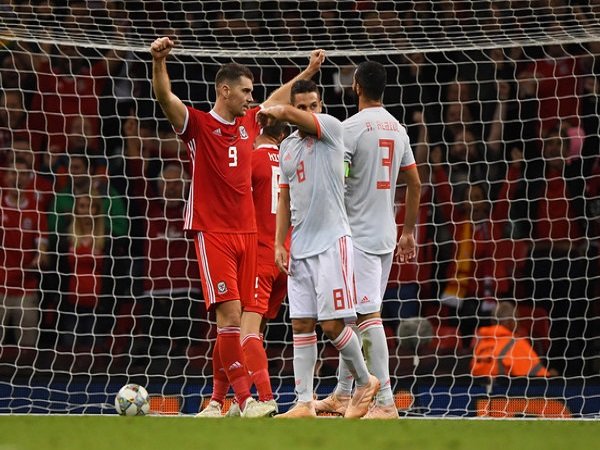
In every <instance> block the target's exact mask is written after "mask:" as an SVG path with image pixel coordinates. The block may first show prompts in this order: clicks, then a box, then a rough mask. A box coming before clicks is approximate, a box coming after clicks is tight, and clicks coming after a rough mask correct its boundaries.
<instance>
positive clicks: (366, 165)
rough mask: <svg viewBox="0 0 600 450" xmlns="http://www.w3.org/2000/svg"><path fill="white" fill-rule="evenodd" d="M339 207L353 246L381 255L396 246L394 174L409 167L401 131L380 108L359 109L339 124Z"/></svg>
mask: <svg viewBox="0 0 600 450" xmlns="http://www.w3.org/2000/svg"><path fill="white" fill-rule="evenodd" d="M344 144H345V146H346V161H348V162H349V163H350V172H349V175H348V177H347V179H346V193H345V205H346V211H347V212H348V219H349V221H350V228H351V229H352V237H353V242H354V245H355V246H356V247H357V248H359V249H361V250H363V251H365V252H369V253H375V254H383V253H388V252H391V251H393V250H394V248H395V246H396V223H395V214H394V194H395V189H396V182H397V179H398V172H399V171H400V170H401V169H408V168H410V167H412V166H413V165H414V164H415V159H414V156H413V153H412V150H411V148H410V142H409V139H408V135H407V133H406V130H405V128H404V127H403V126H402V125H400V124H399V123H398V121H397V120H396V119H395V118H394V117H393V116H392V115H391V114H390V113H389V112H388V111H387V110H386V109H385V108H383V107H373V108H365V109H363V110H362V111H360V112H359V113H357V114H355V115H354V116H352V117H349V118H348V119H346V120H345V121H344Z"/></svg>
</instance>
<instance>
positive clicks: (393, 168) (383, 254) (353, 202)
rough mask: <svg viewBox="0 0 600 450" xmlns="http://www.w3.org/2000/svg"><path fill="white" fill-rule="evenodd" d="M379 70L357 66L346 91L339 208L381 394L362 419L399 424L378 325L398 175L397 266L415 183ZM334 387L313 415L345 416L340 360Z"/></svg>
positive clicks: (405, 253)
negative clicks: (350, 93) (402, 204)
mask: <svg viewBox="0 0 600 450" xmlns="http://www.w3.org/2000/svg"><path fill="white" fill-rule="evenodd" d="M385 84H386V72H385V68H384V67H383V66H382V65H381V64H379V63H377V62H372V61H367V62H364V63H361V64H360V65H359V66H358V67H357V69H356V72H355V75H354V82H353V86H352V88H353V89H354V92H355V94H356V95H357V97H358V109H359V112H358V113H357V114H355V115H354V116H352V117H350V118H348V119H346V120H345V121H344V123H343V126H344V143H345V146H346V157H345V159H346V162H347V164H348V176H347V178H346V195H345V204H346V211H347V212H348V219H349V221H350V228H351V230H352V242H353V245H354V258H355V259H354V261H355V265H354V274H355V280H356V293H357V299H356V300H357V305H356V312H357V315H358V319H357V326H358V329H359V331H360V336H361V338H362V341H363V349H364V352H365V358H366V360H367V365H368V367H369V371H370V372H371V373H373V374H374V375H376V376H377V378H378V379H379V381H380V383H381V388H380V391H379V393H378V394H377V398H376V401H375V402H374V404H373V406H372V407H371V409H369V412H368V413H367V414H366V415H365V418H374V419H385V418H397V417H398V411H397V409H396V407H395V404H394V398H393V393H392V389H391V385H390V374H389V352H388V347H387V342H386V337H385V332H384V329H383V323H382V320H381V313H380V311H381V304H382V297H383V293H384V292H385V287H386V285H387V281H388V276H389V273H390V268H391V265H392V258H393V254H394V249H395V248H396V238H397V234H396V222H395V212H394V193H395V190H396V181H397V179H398V174H399V172H400V171H402V172H403V173H404V177H405V180H406V184H407V192H406V205H407V208H406V215H405V220H404V227H403V230H402V235H401V237H400V241H399V252H400V259H401V260H402V261H404V260H409V259H412V258H414V256H415V240H414V237H413V233H414V228H415V223H416V219H417V212H418V209H419V198H420V192H421V183H420V180H419V175H418V172H417V166H416V164H415V158H414V156H413V153H412V150H411V148H410V142H409V139H408V135H407V134H406V130H405V129H404V127H403V126H402V125H400V124H399V123H398V121H397V120H396V119H395V118H394V117H393V116H392V115H391V114H390V113H389V112H388V111H387V110H386V109H385V108H384V107H383V104H382V98H383V91H384V89H385ZM338 377H339V379H338V385H337V387H336V390H335V392H334V393H333V394H332V395H330V396H329V397H327V398H325V399H323V400H320V401H318V402H316V405H315V407H316V409H317V411H318V412H319V411H321V412H335V413H343V412H344V410H345V409H346V405H347V404H348V403H349V400H350V393H351V391H352V376H351V374H350V371H349V370H348V367H347V366H346V364H345V362H344V361H343V360H342V359H340V365H339V371H338Z"/></svg>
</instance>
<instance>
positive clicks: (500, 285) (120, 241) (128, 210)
mask: <svg viewBox="0 0 600 450" xmlns="http://www.w3.org/2000/svg"><path fill="white" fill-rule="evenodd" d="M39 3H40V4H44V3H45V2H39ZM46 3H47V2H46ZM73 3H75V4H76V3H78V2H73ZM111 3H122V2H111ZM307 3H309V2H307ZM310 3H314V2H310ZM340 3H345V2H340ZM347 3H351V2H347ZM359 3H362V2H359ZM365 3H368V2H365ZM441 3H449V2H441ZM493 3H506V2H493ZM509 3H514V2H509ZM354 11H359V12H358V13H357V14H360V8H359V9H356V8H355V9H354ZM392 12H393V11H392ZM413 12H414V11H413ZM407 14H408V12H407ZM223 17H224V19H223V20H225V19H227V21H226V25H224V29H229V30H235V29H236V28H235V26H233V25H232V20H234V19H232V18H228V16H227V13H225V12H223ZM381 17H382V16H381V15H378V16H377V18H378V20H381ZM326 19H327V17H325V19H322V20H326ZM363 19H364V17H363ZM390 20H391V19H390ZM76 23H78V24H80V25H81V22H80V21H77V22H76ZM210 23H212V24H213V26H214V23H217V22H215V21H212V22H210ZM244 23H245V24H246V25H245V26H247V22H244ZM365 24H366V25H368V24H369V22H365ZM80 25H79V26H80ZM366 25H365V26H366ZM330 34H331V31H330ZM211 36H212V34H211ZM599 58H600V42H588V43H584V44H570V45H549V46H531V47H512V48H492V49H489V50H468V51H466V50H465V51H458V50H457V51H453V52H427V53H418V52H417V53H407V54H403V55H399V54H386V55H381V54H379V55H374V56H372V57H371V59H376V60H378V61H380V62H381V63H383V64H384V65H385V66H386V67H387V68H388V85H389V88H388V90H387V91H386V94H385V98H384V103H385V104H386V106H387V108H388V110H389V111H390V112H391V113H392V114H394V115H395V116H396V117H397V118H398V119H399V121H400V122H401V123H402V124H404V125H405V126H406V127H407V129H408V131H409V135H410V137H411V143H412V145H413V149H414V153H415V156H416V160H417V163H418V167H419V172H420V176H421V179H422V183H423V189H422V198H421V205H422V206H421V211H420V216H419V224H418V230H417V239H418V243H419V252H418V259H417V261H415V262H413V263H402V264H401V263H399V262H396V263H395V264H394V266H393V269H392V274H391V276H390V282H389V284H388V290H387V292H386V299H385V301H384V311H383V315H384V319H385V324H386V327H387V330H388V334H389V336H390V338H391V340H395V338H396V336H397V334H398V332H397V329H398V327H399V326H401V324H402V321H403V320H405V319H409V318H414V317H421V318H424V319H426V320H427V321H428V322H429V324H430V325H431V327H432V330H433V335H434V337H435V339H434V340H433V341H432V342H431V343H430V345H429V350H427V349H426V350H425V351H430V352H434V353H440V354H441V353H447V354H451V355H463V354H472V353H473V348H474V346H475V344H476V340H477V336H478V330H480V329H482V328H485V327H489V326H490V325H491V324H492V323H494V321H495V315H494V313H495V311H496V310H497V303H498V302H502V303H504V302H508V303H510V304H511V305H513V306H514V308H513V309H511V310H510V311H514V313H513V316H514V317H513V318H514V319H515V321H516V325H515V326H514V331H515V333H516V334H517V335H518V336H521V337H525V338H527V339H528V340H529V342H531V344H532V347H533V348H534V349H535V351H536V352H537V354H538V355H540V357H541V359H542V360H543V361H544V363H545V364H546V365H547V366H548V367H549V368H550V369H551V370H553V371H554V372H553V373H557V374H561V375H564V376H568V377H577V376H584V375H589V374H598V373H599V372H600V361H599V360H600V336H599V334H600V331H599V330H600V301H599V299H600V282H599V276H600V275H599V269H600V258H599V256H598V247H599V240H598V236H599V233H600V222H599V217H600V158H599V153H600V152H599V149H600V142H599V139H600V138H599V136H600V119H599V117H600V101H599V100H598V99H599V94H600V82H599V79H598V74H599V73H600V59H599ZM176 59H177V60H176V61H175V62H173V63H172V67H171V66H170V71H171V74H172V75H171V77H172V79H173V90H174V91H175V92H176V93H177V95H178V96H179V97H180V98H182V99H185V100H186V101H189V102H190V103H191V104H194V105H195V106H198V107H199V108H201V109H205V110H208V109H209V107H210V106H209V105H210V102H211V100H213V99H214V98H213V96H214V94H213V93H212V92H210V88H209V86H210V85H211V82H212V80H213V78H214V74H215V73H216V71H217V70H218V68H219V64H220V63H221V62H223V61H221V60H219V59H218V58H212V57H205V58H203V57H199V56H181V55H178V57H177V58H176ZM362 60H364V57H359V56H356V57H349V56H346V57H341V56H335V57H333V58H331V59H330V60H328V63H326V64H325V67H324V68H323V70H322V73H321V74H320V75H319V80H318V81H319V82H320V83H321V85H322V86H323V88H324V102H325V109H326V111H327V112H328V113H330V114H333V115H335V116H336V117H338V118H339V119H342V120H343V119H345V118H346V117H347V116H349V115H351V114H353V113H354V112H355V111H356V109H355V108H356V105H355V99H354V98H353V95H352V92H351V88H350V86H351V83H352V76H353V71H352V70H353V67H354V66H355V64H356V63H357V62H360V61H362ZM241 62H244V63H246V64H247V65H248V66H249V67H250V68H251V69H252V70H253V72H254V73H255V77H256V83H255V84H256V88H255V99H256V100H257V101H260V100H261V99H264V98H266V94H267V93H268V92H269V91H270V90H272V89H273V88H274V87H276V86H278V85H279V84H280V83H281V82H282V81H287V80H288V79H290V78H292V77H293V76H294V75H295V74H296V73H297V70H298V69H297V67H298V66H299V64H298V63H297V61H295V60H293V59H285V58H282V59H281V60H279V59H277V58H274V59H268V58H266V57H261V58H260V59H259V58H252V57H250V56H248V57H247V58H245V59H244V60H241ZM149 74H150V58H149V57H148V55H147V54H143V53H138V52H134V51H125V50H114V49H109V50H102V49H95V48H84V47H77V46H75V45H71V44H67V43H57V44H32V43H28V42H22V41H13V42H11V43H8V44H7V45H6V46H5V47H4V50H3V51H2V52H1V53H0V85H1V87H2V89H1V91H0V170H1V176H0V186H1V191H0V192H1V198H0V201H1V205H2V206H1V216H2V226H1V227H0V241H1V249H0V281H1V282H0V343H1V344H2V348H3V353H2V354H1V355H0V358H2V359H4V358H7V357H10V355H9V353H7V348H9V347H11V346H13V347H14V348H17V349H18V352H17V353H18V354H19V355H24V354H27V352H32V353H35V352H36V351H38V350H40V349H56V350H58V351H61V352H66V353H75V354H77V353H88V354H89V353H99V354H108V355H114V356H118V355H127V357H131V356H132V355H133V356H135V355H137V354H139V355H142V356H144V355H145V356H147V357H151V356H152V355H166V354H169V355H172V356H173V357H181V359H184V358H185V357H186V355H189V354H190V352H192V351H193V348H194V346H201V345H205V342H206V334H207V333H214V332H215V330H214V327H210V325H209V324H208V322H207V321H206V320H205V319H206V311H205V310H204V307H203V304H202V302H200V301H198V300H199V299H201V295H202V293H201V292H200V282H199V275H198V273H197V268H196V266H197V264H196V261H195V258H196V256H195V250H194V248H193V241H191V240H189V239H188V238H187V237H186V235H185V233H184V231H183V212H184V208H185V199H186V198H187V189H188V180H189V174H188V172H187V170H188V167H187V162H186V161H187V154H186V151H185V149H184V148H183V147H182V145H181V143H180V142H179V141H178V139H177V136H176V135H175V133H174V131H173V130H172V129H171V128H170V127H169V126H168V123H167V122H166V121H165V120H164V118H163V117H161V115H160V112H159V111H158V110H157V108H156V106H155V104H154V101H153V100H152V95H151V86H150V82H149V78H150V76H149ZM397 199H398V202H397V217H398V218H399V220H401V218H402V217H404V212H403V204H402V201H403V199H404V187H403V185H402V184H400V185H399V186H398V188H397ZM398 226H399V227H401V226H402V224H401V223H400V222H399V223H398ZM282 314H284V313H282ZM280 319H281V320H279V321H276V322H279V323H282V322H283V321H284V317H283V316H282V317H281V318H280ZM511 328H512V325H511ZM287 333H289V331H288V330H287V329H286V327H285V326H283V325H279V326H277V325H275V326H273V327H271V328H270V330H269V335H268V336H267V341H268V340H269V338H270V339H271V341H272V342H275V343H279V344H281V348H278V347H277V346H276V345H275V347H274V348H273V349H272V351H273V353H272V354H274V355H275V354H278V353H277V352H280V351H281V352H283V351H284V350H283V347H284V343H285V341H286V339H289V337H290V335H289V334H287ZM448 336H452V337H453V339H447V337H448ZM203 343H204V344H203ZM421 351H423V349H421ZM7 355H8V356H7Z"/></svg>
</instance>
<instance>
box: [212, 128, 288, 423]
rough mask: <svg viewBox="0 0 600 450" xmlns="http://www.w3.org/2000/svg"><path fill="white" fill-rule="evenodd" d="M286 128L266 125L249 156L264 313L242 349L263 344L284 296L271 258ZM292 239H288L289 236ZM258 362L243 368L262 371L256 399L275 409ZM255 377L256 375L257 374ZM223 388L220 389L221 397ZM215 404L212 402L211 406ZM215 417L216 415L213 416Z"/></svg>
mask: <svg viewBox="0 0 600 450" xmlns="http://www.w3.org/2000/svg"><path fill="white" fill-rule="evenodd" d="M287 128H289V127H288V126H287V125H286V124H284V123H281V122H279V123H276V124H274V125H269V126H266V127H264V128H263V129H262V133H261V134H260V135H259V136H258V137H257V138H256V141H254V152H253V153H252V198H253V199H254V208H255V211H256V228H257V230H258V253H257V255H258V258H257V267H256V293H255V296H254V302H256V304H255V306H256V307H257V308H259V309H262V310H263V311H266V312H265V313H264V314H263V318H262V323H261V324H260V329H259V330H258V332H256V333H249V334H246V336H244V338H243V339H242V348H244V347H246V346H248V345H249V344H250V343H252V342H253V341H254V342H255V343H260V345H261V346H262V345H263V339H262V334H263V332H264V330H265V328H266V326H267V322H268V321H269V320H272V319H274V318H275V317H277V314H278V312H279V308H280V307H281V303H282V302H283V299H284V298H285V296H286V294H287V275H286V274H285V273H284V272H281V271H280V270H279V268H278V267H277V265H276V264H275V259H274V258H273V255H274V254H275V225H276V224H275V217H276V213H277V202H278V200H279V176H280V174H281V170H280V169H279V144H280V143H281V141H282V140H283V139H284V138H285V137H286V136H287V132H286V131H287ZM290 237H291V236H290ZM289 244H290V243H289V237H288V241H287V242H286V248H287V249H289V248H290V245H289ZM256 362H257V361H252V362H251V361H246V368H247V369H248V370H249V371H251V372H254V373H255V374H256V372H257V371H262V372H263V374H262V376H260V377H257V378H260V379H261V381H262V383H261V385H257V386H256V390H257V391H258V400H259V401H261V402H267V403H271V404H273V405H275V406H277V405H276V403H275V400H274V399H273V391H272V389H271V382H270V379H269V372H268V370H267V366H266V364H265V365H264V366H262V367H261V366H259V367H252V365H253V363H254V364H256ZM257 375H258V374H257ZM217 383H224V384H225V385H226V386H227V387H229V383H228V381H227V379H226V377H225V376H224V374H223V373H220V374H218V375H215V385H216V384H217ZM225 391H226V390H225V389H221V392H222V393H223V394H222V395H223V398H220V399H219V400H220V401H221V402H222V401H223V399H224V397H225V394H224V392H225ZM213 402H214V403H213ZM219 407H220V404H219V403H217V400H216V399H214V393H213V400H212V401H211V402H210V403H209V405H208V407H207V408H205V409H204V411H203V412H206V414H208V412H207V411H208V410H210V409H211V408H212V409H214V410H215V412H218V414H220V413H221V412H220V409H219ZM215 415H216V414H215ZM239 415H240V409H239V407H238V405H237V404H236V403H234V404H233V405H232V406H231V407H230V408H229V411H227V416H228V417H236V416H239Z"/></svg>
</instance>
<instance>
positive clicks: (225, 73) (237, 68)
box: [215, 63, 254, 86]
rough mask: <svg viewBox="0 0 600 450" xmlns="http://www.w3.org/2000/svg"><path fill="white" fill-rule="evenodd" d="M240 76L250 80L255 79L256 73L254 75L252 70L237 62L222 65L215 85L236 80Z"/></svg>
mask: <svg viewBox="0 0 600 450" xmlns="http://www.w3.org/2000/svg"><path fill="white" fill-rule="evenodd" d="M240 77H246V78H249V79H250V81H254V75H252V72H251V71H250V69H248V68H247V67H246V66H243V65H241V64H237V63H228V64H225V65H224V66H222V67H221V68H220V69H219V71H218V72H217V76H216V77H215V85H216V86H219V85H220V84H223V83H225V82H226V81H229V82H236V81H237V80H238V79H239V78H240Z"/></svg>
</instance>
